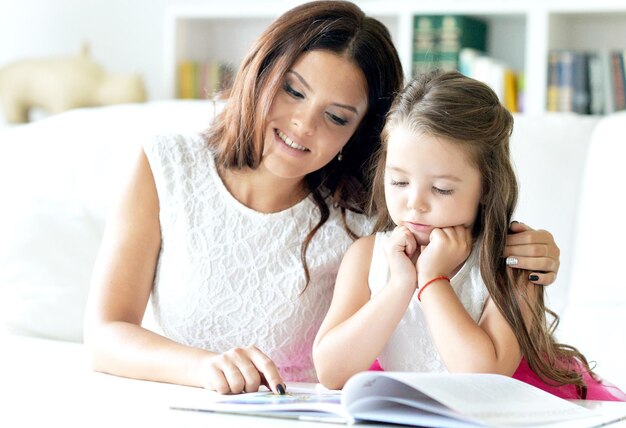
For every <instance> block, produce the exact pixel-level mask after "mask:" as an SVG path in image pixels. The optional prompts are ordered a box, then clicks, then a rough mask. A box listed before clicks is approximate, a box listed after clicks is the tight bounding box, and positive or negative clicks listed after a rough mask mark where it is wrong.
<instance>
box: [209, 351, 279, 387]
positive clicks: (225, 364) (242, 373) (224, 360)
mask: <svg viewBox="0 0 626 428" xmlns="http://www.w3.org/2000/svg"><path fill="white" fill-rule="evenodd" d="M201 373H202V378H203V379H207V381H208V382H206V383H205V384H204V387H205V388H206V389H210V390H214V391H217V392H219V393H220V394H240V393H243V392H256V391H258V390H259V386H260V385H265V386H267V387H268V388H269V389H270V390H272V391H274V392H275V393H277V394H284V393H285V385H284V383H283V380H282V378H281V376H280V374H279V373H278V369H277V368H276V365H275V364H274V362H273V361H272V360H271V359H270V358H269V357H268V356H267V355H265V354H264V353H263V352H261V351H260V350H259V349H258V348H257V347H256V346H247V347H245V348H233V349H230V350H228V351H226V352H224V353H222V354H218V355H214V356H211V357H209V358H208V359H206V360H204V362H203V367H202V368H201Z"/></svg>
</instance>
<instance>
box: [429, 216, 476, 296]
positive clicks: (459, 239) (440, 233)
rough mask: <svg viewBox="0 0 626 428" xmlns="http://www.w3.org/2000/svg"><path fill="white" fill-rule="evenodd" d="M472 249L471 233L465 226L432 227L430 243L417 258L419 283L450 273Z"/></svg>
mask: <svg viewBox="0 0 626 428" xmlns="http://www.w3.org/2000/svg"><path fill="white" fill-rule="evenodd" d="M471 249H472V234H471V232H470V230H469V229H468V228H467V227H465V226H453V227H444V228H441V229H433V231H432V232H431V233H430V243H429V244H428V245H427V246H426V247H424V248H423V249H422V253H421V255H420V256H419V259H418V260H417V270H418V272H419V279H418V281H419V283H420V285H421V284H424V283H425V282H426V281H429V280H431V279H433V278H435V277H437V276H441V275H444V276H448V277H449V276H451V273H452V272H453V271H454V270H455V269H456V268H457V266H459V265H460V264H461V263H463V262H464V261H465V259H467V257H468V256H469V253H470V251H471Z"/></svg>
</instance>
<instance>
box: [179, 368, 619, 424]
mask: <svg viewBox="0 0 626 428" xmlns="http://www.w3.org/2000/svg"><path fill="white" fill-rule="evenodd" d="M215 397H216V398H215V399H213V400H207V402H206V403H202V404H200V405H197V403H196V405H194V406H193V407H186V406H176V407H173V408H176V409H186V410H200V411H212V412H225V413H237V414H248V415H257V416H272V417H282V418H294V419H300V420H315V421H326V422H337V423H354V422H358V421H376V422H387V423H396V424H404V425H413V426H439V427H475V426H498V427H506V426H512V427H513V426H515V427H522V426H540V425H551V426H552V425H554V426H559V423H563V422H568V423H569V422H572V421H573V420H576V421H578V422H582V424H580V423H579V424H577V425H580V426H595V425H600V424H606V423H607V422H610V421H607V420H606V418H598V417H599V416H601V415H598V414H597V413H596V412H594V411H591V410H589V409H587V408H584V407H581V406H579V405H577V404H574V403H572V402H569V401H567V400H563V399H560V398H558V397H555V396H554V395H551V394H548V393H547V392H544V391H542V390H540V389H537V388H535V387H533V386H531V385H528V384H526V383H523V382H521V381H518V380H516V379H512V378H510V377H506V376H500V375H492V374H449V373H445V374H440V373H404V372H374V371H372V372H363V373H359V374H357V375H355V376H353V377H352V378H351V379H350V380H349V381H348V382H347V383H346V385H345V387H344V389H343V391H330V390H320V389H318V390H315V389H309V390H308V391H305V390H301V389H298V388H292V387H290V386H289V385H288V391H287V395H276V394H274V393H272V392H256V393H248V394H242V395H229V396H215ZM622 416H623V415H622Z"/></svg>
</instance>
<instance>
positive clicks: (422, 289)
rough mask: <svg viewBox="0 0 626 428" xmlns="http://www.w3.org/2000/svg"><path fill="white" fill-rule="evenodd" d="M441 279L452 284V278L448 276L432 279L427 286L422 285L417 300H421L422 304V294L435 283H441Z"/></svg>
mask: <svg viewBox="0 0 626 428" xmlns="http://www.w3.org/2000/svg"><path fill="white" fill-rule="evenodd" d="M440 279H445V280H446V281H448V282H450V278H448V277H447V276H437V277H435V278H433V279H431V280H430V281H428V282H427V283H426V284H424V285H422V287H421V288H420V291H418V292H417V300H419V301H420V302H421V301H422V292H423V291H424V290H425V289H426V287H428V286H429V285H430V284H432V283H433V282H435V281H439V280H440Z"/></svg>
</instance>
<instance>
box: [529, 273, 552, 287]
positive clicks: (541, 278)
mask: <svg viewBox="0 0 626 428" xmlns="http://www.w3.org/2000/svg"><path fill="white" fill-rule="evenodd" d="M528 280H529V281H530V282H532V283H533V284H535V285H550V284H552V283H553V282H554V281H556V273H554V272H531V273H530V274H529V275H528Z"/></svg>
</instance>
